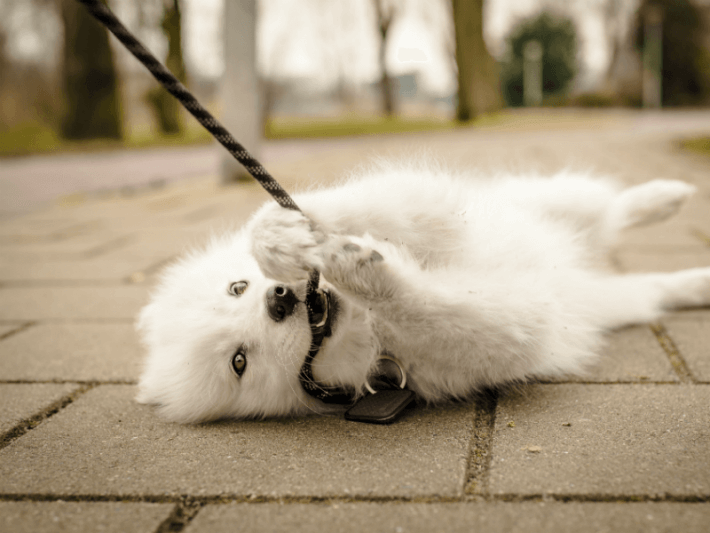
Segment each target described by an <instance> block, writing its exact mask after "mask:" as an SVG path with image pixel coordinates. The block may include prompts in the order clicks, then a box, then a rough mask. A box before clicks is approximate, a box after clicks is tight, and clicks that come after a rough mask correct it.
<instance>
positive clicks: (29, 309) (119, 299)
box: [0, 285, 148, 320]
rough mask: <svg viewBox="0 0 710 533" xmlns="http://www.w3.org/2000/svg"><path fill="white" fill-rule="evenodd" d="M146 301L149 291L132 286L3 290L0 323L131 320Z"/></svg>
mask: <svg viewBox="0 0 710 533" xmlns="http://www.w3.org/2000/svg"><path fill="white" fill-rule="evenodd" d="M147 300H148V288H147V287H143V286H132V285H111V286H105V287H104V286H96V287H59V286H35V287H31V286H30V287H2V288H0V320H43V319H58V320H73V319H129V320H133V319H134V318H135V316H136V314H137V313H138V311H139V310H140V309H141V307H143V305H145V304H146V303H147Z"/></svg>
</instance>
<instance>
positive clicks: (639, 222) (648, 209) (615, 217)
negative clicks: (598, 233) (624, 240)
mask: <svg viewBox="0 0 710 533" xmlns="http://www.w3.org/2000/svg"><path fill="white" fill-rule="evenodd" d="M695 190H696V188H695V187H694V186H693V185H690V184H689V183H685V182H683V181H676V180H653V181H649V182H648V183H644V184H642V185H636V186H634V187H629V188H628V189H625V190H623V191H622V192H621V193H619V194H618V195H617V197H616V198H615V199H614V201H613V202H612V204H611V206H610V208H609V214H608V216H609V223H610V225H612V226H613V227H614V229H617V230H623V229H627V228H632V227H635V226H645V225H647V224H654V223H656V222H662V221H663V220H666V219H667V218H669V217H671V216H673V215H675V214H676V213H677V212H678V210H679V209H680V208H681V206H682V205H683V203H684V202H685V201H686V200H687V199H688V198H689V197H690V196H691V195H692V194H693V193H694V192H695Z"/></svg>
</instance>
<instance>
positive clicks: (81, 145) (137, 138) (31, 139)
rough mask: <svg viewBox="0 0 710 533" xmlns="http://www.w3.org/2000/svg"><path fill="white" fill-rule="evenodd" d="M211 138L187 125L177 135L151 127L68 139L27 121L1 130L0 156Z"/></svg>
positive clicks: (186, 142)
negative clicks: (121, 134)
mask: <svg viewBox="0 0 710 533" xmlns="http://www.w3.org/2000/svg"><path fill="white" fill-rule="evenodd" d="M211 140H212V137H211V136H210V134H209V133H208V132H207V131H205V130H204V129H203V128H202V127H201V126H199V125H195V126H194V127H192V126H191V127H188V128H186V129H185V132H184V133H182V134H180V135H174V136H168V135H160V134H156V133H155V132H154V131H152V130H151V129H150V128H141V129H136V130H134V131H131V132H130V133H128V134H127V135H126V138H125V139H123V140H113V139H93V140H87V141H68V140H66V139H62V138H61V137H60V136H59V135H58V134H57V132H56V131H55V130H54V129H53V128H51V127H50V126H48V125H46V124H42V123H40V122H27V123H23V124H19V125H17V126H14V127H11V128H9V129H5V130H2V131H0V157H13V156H27V155H35V154H48V153H57V152H99V151H106V150H121V149H141V148H153V147H166V146H186V145H194V144H206V143H209V142H211Z"/></svg>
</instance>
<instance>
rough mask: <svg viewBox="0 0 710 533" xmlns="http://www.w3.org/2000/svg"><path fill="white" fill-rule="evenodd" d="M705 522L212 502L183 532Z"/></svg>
mask: <svg viewBox="0 0 710 533" xmlns="http://www.w3.org/2000/svg"><path fill="white" fill-rule="evenodd" d="M708 523H710V504H706V503H705V504H685V503H665V502H664V503H648V502H642V503H578V502H569V503H557V502H521V503H504V502H485V503H483V502H475V503H446V504H440V503H432V504H423V503H323V504H276V503H274V504H225V505H208V506H207V507H205V508H203V509H202V510H201V511H200V512H199V514H198V515H197V516H196V517H195V519H194V520H193V521H192V522H191V523H190V525H189V526H188V527H187V529H186V530H185V532H186V533H208V532H209V533H221V532H225V533H227V532H232V531H235V528H236V527H237V525H238V528H239V531H243V532H245V533H248V532H261V531H270V532H273V533H279V532H283V533H311V532H313V531H339V532H343V533H348V532H352V533H361V532H363V531H367V532H378V531H383V532H384V531H386V532H407V533H416V532H423V533H424V532H425V533H429V532H431V531H447V532H457V531H461V532H467V533H468V532H471V531H486V532H490V533H495V532H505V533H516V532H518V533H530V532H531V531H540V532H543V531H544V532H546V533H556V532H568V531H575V532H579V533H586V532H595V533H596V532H600V531H623V532H624V533H634V532H635V533H652V532H654V533H655V532H658V533H661V532H663V533H667V532H670V531H683V532H684V533H691V532H692V533H705V532H707V527H708Z"/></svg>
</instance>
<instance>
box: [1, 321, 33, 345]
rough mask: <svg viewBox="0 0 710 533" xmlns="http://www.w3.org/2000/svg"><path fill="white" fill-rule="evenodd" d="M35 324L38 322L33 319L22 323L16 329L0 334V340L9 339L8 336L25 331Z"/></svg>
mask: <svg viewBox="0 0 710 533" xmlns="http://www.w3.org/2000/svg"><path fill="white" fill-rule="evenodd" d="M35 324H36V322H32V321H30V322H25V323H24V324H20V325H18V326H17V327H16V328H15V329H11V330H10V331H8V332H6V333H3V334H2V335H0V341H1V340H4V339H7V338H8V337H12V336H13V335H16V334H17V333H20V332H21V331H25V330H26V329H28V328H31V327H32V326H34V325H35Z"/></svg>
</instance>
